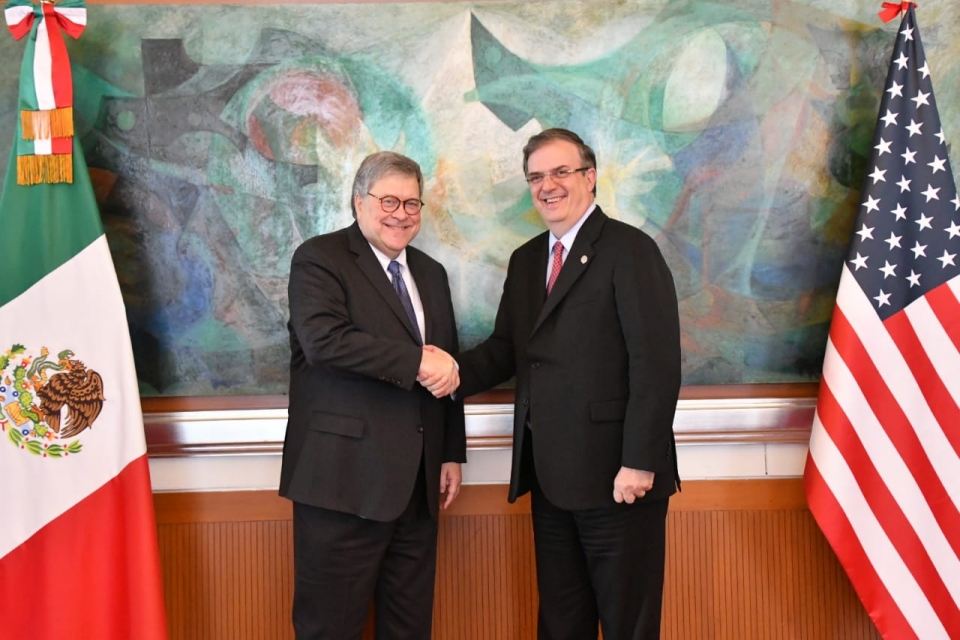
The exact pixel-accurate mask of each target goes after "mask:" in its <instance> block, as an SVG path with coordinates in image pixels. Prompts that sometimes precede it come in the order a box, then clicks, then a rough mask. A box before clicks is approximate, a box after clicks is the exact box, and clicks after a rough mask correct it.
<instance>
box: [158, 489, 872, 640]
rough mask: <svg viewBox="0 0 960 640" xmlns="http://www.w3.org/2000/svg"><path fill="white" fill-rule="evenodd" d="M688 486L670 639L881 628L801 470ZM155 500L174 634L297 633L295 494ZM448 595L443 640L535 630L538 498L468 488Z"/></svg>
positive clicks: (445, 555)
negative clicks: (818, 516) (822, 522)
mask: <svg viewBox="0 0 960 640" xmlns="http://www.w3.org/2000/svg"><path fill="white" fill-rule="evenodd" d="M683 487H684V490H683V492H682V493H681V494H679V495H678V496H676V497H675V498H674V499H672V501H671V505H670V514H669V516H668V521H667V528H668V529H667V534H668V541H667V545H668V549H667V579H666V586H665V597H664V618H663V620H664V624H663V637H664V638H667V639H670V640H707V639H710V640H714V639H716V640H725V639H730V640H751V639H757V640H767V639H771V640H773V639H776V640H790V639H796V640H833V639H836V640H866V639H873V638H879V635H878V634H877V633H876V631H875V630H874V628H873V626H872V624H871V623H870V620H869V619H868V617H867V615H866V613H865V612H864V610H863V607H862V606H861V604H860V602H859V601H858V600H857V598H856V595H855V594H854V592H853V589H852V588H851V586H850V583H849V581H848V580H847V578H846V576H845V574H844V573H843V571H842V569H841V568H840V565H839V563H838V562H837V560H836V558H835V557H834V555H833V552H832V551H831V550H830V548H829V546H828V545H827V543H826V540H825V539H824V538H823V536H822V535H821V534H820V531H819V529H818V528H817V526H816V523H815V522H814V521H813V518H812V517H811V516H810V513H809V511H808V510H807V508H806V503H805V502H804V498H803V490H802V486H801V481H800V480H799V479H788V480H715V481H694V482H685V483H684V485H683ZM154 503H155V505H156V508H157V525H158V530H159V536H160V552H161V558H162V562H163V571H164V590H165V595H166V599H167V613H168V623H169V626H170V638H171V640H180V639H185V640H186V639H190V640H193V639H197V640H200V639H202V640H217V639H223V640H247V639H249V640H261V639H262V640H279V639H284V638H292V637H293V633H292V629H291V628H290V622H289V617H290V603H291V599H292V584H293V570H292V564H293V545H292V533H291V523H290V519H291V509H290V505H289V503H288V502H287V501H286V500H284V499H282V498H279V497H277V496H276V494H275V493H274V492H261V491H253V492H211V493H169V494H156V495H155V496H154ZM436 594H437V595H436V605H435V610H434V638H436V639H437V640H487V639H489V640H526V639H533V638H535V637H536V601H537V595H536V574H535V569H534V562H533V533H532V528H531V525H530V518H529V502H528V501H526V500H520V501H518V502H517V503H516V504H514V505H509V504H507V502H506V487H505V486H499V485H497V486H489V485H488V486H483V485H479V486H468V487H464V490H463V493H462V494H461V496H460V498H458V500H457V503H455V505H454V507H453V508H452V509H451V510H450V511H449V512H448V513H446V514H444V516H443V517H442V519H441V522H440V542H439V551H438V559H437V592H436ZM371 626H372V625H371ZM365 638H371V639H372V638H373V635H372V634H371V633H370V632H369V629H368V633H367V634H366V635H365Z"/></svg>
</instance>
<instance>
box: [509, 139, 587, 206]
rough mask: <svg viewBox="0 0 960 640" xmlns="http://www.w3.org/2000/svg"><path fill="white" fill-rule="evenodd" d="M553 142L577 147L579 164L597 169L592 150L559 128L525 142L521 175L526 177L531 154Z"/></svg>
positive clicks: (581, 140) (580, 140)
mask: <svg viewBox="0 0 960 640" xmlns="http://www.w3.org/2000/svg"><path fill="white" fill-rule="evenodd" d="M555 140H564V141H566V142H570V143H573V144H574V145H576V147H577V151H579V152H580V162H581V163H582V164H583V166H584V167H589V168H591V169H596V168H597V154H595V153H594V152H593V149H591V148H590V146H589V145H588V144H587V143H586V142H584V141H583V139H582V138H581V137H580V136H578V135H577V134H575V133H574V132H573V131H570V130H569V129H560V128H559V127H556V128H553V129H544V130H543V131H541V132H540V133H538V134H537V135H535V136H531V138H530V139H529V140H527V144H526V146H525V147H524V148H523V175H524V176H526V175H527V161H529V160H530V156H531V154H533V152H534V151H536V150H537V149H539V148H540V147H542V146H544V145H546V144H548V143H550V142H553V141H555ZM593 195H597V186H596V185H594V186H593Z"/></svg>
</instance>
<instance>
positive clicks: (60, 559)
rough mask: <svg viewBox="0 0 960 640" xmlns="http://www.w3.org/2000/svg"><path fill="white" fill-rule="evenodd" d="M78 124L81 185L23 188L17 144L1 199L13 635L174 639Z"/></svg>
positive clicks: (77, 180)
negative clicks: (169, 635)
mask: <svg viewBox="0 0 960 640" xmlns="http://www.w3.org/2000/svg"><path fill="white" fill-rule="evenodd" d="M11 4H12V3H11ZM70 4H71V5H72V6H74V7H76V6H77V4H82V3H78V2H76V0H71V2H70ZM58 6H59V5H58ZM37 7H38V12H39V11H48V13H49V7H48V6H47V5H44V8H39V7H40V5H37ZM9 21H10V20H9V14H8V24H9ZM48 21H49V22H50V23H51V25H48V26H50V28H49V29H47V31H53V30H54V29H53V23H54V21H53V20H52V19H50V20H47V19H45V17H44V16H43V15H40V16H35V18H34V20H33V22H32V25H31V29H32V30H31V32H30V34H29V35H30V37H31V38H34V46H35V47H39V44H40V40H41V39H38V38H36V37H35V34H36V33H37V31H38V28H37V27H38V24H40V23H43V22H48ZM49 39H50V38H49V37H48V38H47V40H48V41H49ZM25 67H26V65H25ZM23 86H24V85H23V83H21V92H22V91H23ZM54 106H55V109H58V110H60V109H63V108H64V107H63V105H62V104H60V105H54ZM60 113H61V114H62V112H60ZM71 115H72V114H71ZM57 117H59V116H57ZM43 121H44V120H43V117H38V118H33V122H34V123H36V122H43ZM11 124H12V123H11ZM70 128H71V131H70V134H71V137H70V140H71V145H70V149H69V150H67V151H68V152H69V155H67V154H61V155H67V157H69V158H70V162H71V167H70V169H69V171H70V173H72V180H73V181H72V183H70V182H65V181H56V180H46V181H43V182H41V183H39V184H32V185H30V186H27V185H24V184H18V180H17V176H18V163H17V159H18V145H17V144H16V143H15V144H14V148H13V150H12V153H11V158H10V164H9V166H8V168H7V175H6V180H5V182H4V185H3V192H2V194H0V237H2V238H3V240H4V242H3V245H2V249H0V255H2V256H3V260H2V265H3V266H2V269H0V481H2V486H3V489H2V490H0V638H3V640H46V639H51V640H52V639H54V638H56V639H58V640H61V639H65V640H72V639H74V638H97V639H109V640H112V639H117V640H120V639H123V640H129V639H132V638H136V639H138V640H151V639H155V638H156V639H160V638H166V637H167V630H166V619H165V614H164V607H163V584H162V581H161V577H160V559H159V552H158V548H157V533H156V523H155V519H154V513H153V500H152V494H151V489H150V474H149V469H148V466H147V455H146V444H145V441H144V432H143V417H142V415H141V413H140V396H139V393H138V389H137V376H136V371H135V369H134V363H133V352H132V350H131V346H130V335H129V331H128V329H127V323H126V313H125V310H124V306H123V300H122V298H121V296H120V286H119V284H118V281H117V276H116V272H115V271H114V267H113V261H112V259H111V257H110V251H109V248H108V246H107V240H106V237H105V236H104V233H103V227H102V225H101V223H100V216H99V213H98V211H97V204H96V198H95V197H94V192H93V187H92V185H91V182H90V176H89V173H88V172H87V167H86V164H85V162H84V160H83V155H82V150H81V148H80V146H79V144H78V143H77V142H76V140H75V139H73V138H72V123H71V127H70ZM47 129H48V130H47V131H46V132H40V133H39V134H37V133H36V132H34V134H35V138H36V139H37V140H38V141H39V142H41V143H42V142H43V136H44V134H45V135H46V136H47V139H49V138H50V137H58V136H57V135H56V134H55V133H54V132H53V131H50V128H49V127H48V128H47ZM22 138H23V127H22V119H19V118H18V122H17V141H21V140H22ZM21 169H22V165H21ZM21 173H22V171H21Z"/></svg>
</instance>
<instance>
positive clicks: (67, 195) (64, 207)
mask: <svg viewBox="0 0 960 640" xmlns="http://www.w3.org/2000/svg"><path fill="white" fill-rule="evenodd" d="M17 136H18V137H19V136H20V127H17ZM102 234H103V226H102V225H101V223H100V212H99V210H98V209H97V199H96V197H95V196H94V194H93V185H92V184H91V183H90V174H89V173H88V172H87V163H86V162H84V159H83V150H82V149H81V148H80V143H79V142H78V141H77V139H76V138H74V139H73V183H72V184H37V185H33V186H29V187H27V186H23V185H19V184H17V157H16V145H14V149H13V150H12V153H11V155H10V164H8V165H7V176H6V179H5V180H4V183H3V194H2V195H0V238H3V244H2V249H0V252H2V254H3V260H2V263H0V264H2V268H0V307H2V306H3V305H6V304H7V303H8V302H10V301H11V300H13V299H14V298H16V297H17V296H19V295H20V294H21V293H23V292H24V291H26V290H27V289H29V288H30V287H32V286H33V285H34V284H36V283H37V282H39V281H40V280H42V279H43V277H44V276H45V275H46V274H48V273H50V272H51V271H53V270H54V269H56V268H57V267H59V266H60V265H62V264H64V263H65V262H67V261H68V260H70V259H71V258H72V257H73V256H75V255H77V254H78V253H79V252H80V251H82V250H83V249H84V248H85V247H87V245H89V244H90V243H91V242H93V241H94V240H96V239H97V238H99V237H100V236H101V235H102Z"/></svg>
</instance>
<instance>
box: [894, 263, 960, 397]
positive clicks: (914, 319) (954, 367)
mask: <svg viewBox="0 0 960 640" xmlns="http://www.w3.org/2000/svg"><path fill="white" fill-rule="evenodd" d="M956 279H957V278H954V280H956ZM951 291H952V290H951ZM904 311H905V312H906V314H907V318H908V319H909V320H910V324H911V325H913V328H914V331H915V332H916V334H917V339H919V340H920V344H922V345H923V350H924V351H925V352H926V354H927V357H928V358H930V362H931V363H932V364H933V367H934V369H936V371H937V376H938V377H939V378H940V380H941V381H942V382H943V386H945V387H946V388H947V390H948V391H949V392H950V396H951V397H952V398H953V401H954V402H955V403H956V404H957V406H960V376H957V375H954V374H956V372H957V371H960V352H958V351H957V348H956V347H955V346H954V344H953V341H952V340H951V339H950V336H949V335H947V332H946V331H944V329H943V325H941V324H940V319H939V318H937V316H936V314H935V313H934V312H933V309H932V308H931V307H930V303H929V302H927V299H926V297H921V298H918V299H917V300H916V301H915V302H913V303H912V304H910V306H908V307H907V308H906V309H904Z"/></svg>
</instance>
